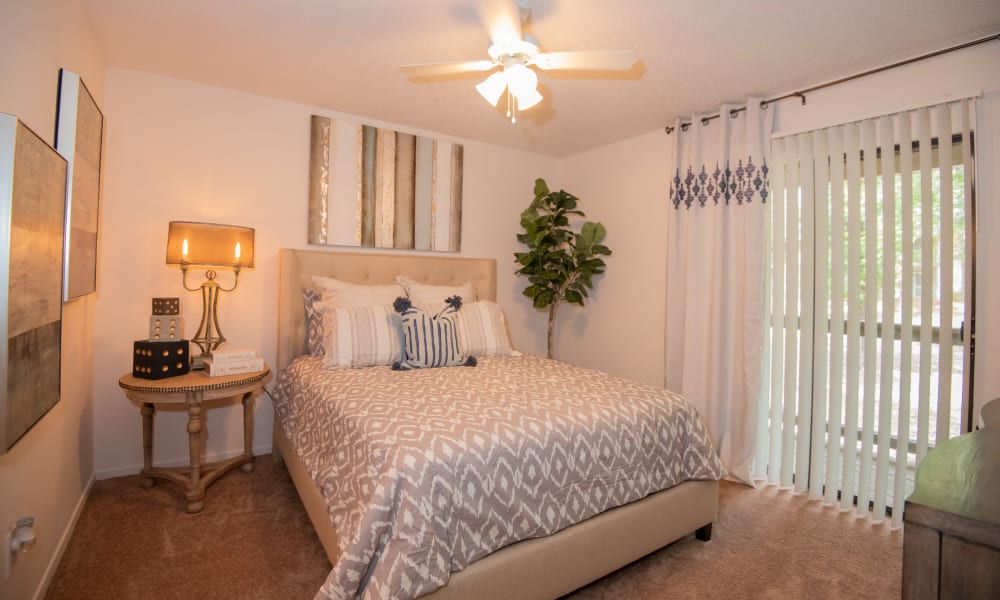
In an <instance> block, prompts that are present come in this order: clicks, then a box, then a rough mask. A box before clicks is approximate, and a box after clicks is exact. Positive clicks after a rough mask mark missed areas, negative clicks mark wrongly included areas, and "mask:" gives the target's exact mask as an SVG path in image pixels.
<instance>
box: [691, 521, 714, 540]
mask: <svg viewBox="0 0 1000 600" xmlns="http://www.w3.org/2000/svg"><path fill="white" fill-rule="evenodd" d="M694 537H695V538H697V539H699V540H701V541H703V542H707V541H708V540H710V539H712V524H711V523H709V524H708V525H705V526H704V527H699V528H698V529H696V530H695V531H694Z"/></svg>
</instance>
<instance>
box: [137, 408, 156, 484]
mask: <svg viewBox="0 0 1000 600" xmlns="http://www.w3.org/2000/svg"><path fill="white" fill-rule="evenodd" d="M139 412H140V413H141V414H142V473H141V475H140V477H139V485H140V486H142V487H144V488H151V487H153V484H154V483H156V481H155V480H154V479H153V478H152V477H149V476H148V475H147V473H149V471H150V470H151V469H152V468H153V413H154V409H153V405H152V404H149V403H143V405H142V408H141V409H139Z"/></svg>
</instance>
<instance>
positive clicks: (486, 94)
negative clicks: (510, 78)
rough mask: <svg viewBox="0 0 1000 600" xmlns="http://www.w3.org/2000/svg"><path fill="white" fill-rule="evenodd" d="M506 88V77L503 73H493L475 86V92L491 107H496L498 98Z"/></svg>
mask: <svg viewBox="0 0 1000 600" xmlns="http://www.w3.org/2000/svg"><path fill="white" fill-rule="evenodd" d="M506 88H507V77H506V76H505V74H504V72H503V71H497V72H496V73H493V74H492V75H490V76H489V77H487V78H486V79H484V80H483V81H482V82H481V83H479V84H477V85H476V91H477V92H479V95H480V96H482V97H483V99H484V100H486V101H487V102H489V103H490V104H492V105H493V106H496V105H497V103H498V102H499V101H500V96H502V95H503V91H504V90H505V89H506Z"/></svg>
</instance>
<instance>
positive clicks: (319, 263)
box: [277, 248, 497, 370]
mask: <svg viewBox="0 0 1000 600" xmlns="http://www.w3.org/2000/svg"><path fill="white" fill-rule="evenodd" d="M278 261H279V263H280V266H279V275H278V364H277V368H278V369H279V370H280V369H284V368H285V367H286V366H288V363H290V362H292V360H294V359H295V357H297V356H299V355H300V354H304V353H305V352H306V322H305V305H304V304H303V301H302V290H303V288H305V287H312V280H311V279H310V277H311V276H312V275H323V276H325V277H336V278H337V279H340V280H343V281H349V282H351V283H370V284H378V283H394V282H395V281H396V276H397V275H406V276H407V277H409V278H411V279H413V280H415V281H419V282H421V283H427V284H431V285H458V284H462V283H465V282H466V281H472V282H473V283H475V285H476V294H477V295H478V296H479V299H481V300H496V295H497V263H496V260H494V259H492V258H457V257H443V256H410V255H401V254H375V253H370V252H331V251H328V250H293V249H288V248H283V249H281V250H279V251H278Z"/></svg>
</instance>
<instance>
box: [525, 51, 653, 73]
mask: <svg viewBox="0 0 1000 600" xmlns="http://www.w3.org/2000/svg"><path fill="white" fill-rule="evenodd" d="M635 61H636V56H635V52H632V51H631V50H581V51H576V52H543V53H542V54H539V55H538V56H536V57H535V60H534V63H535V65H537V66H538V68H539V69H542V70H546V71H548V70H555V69H576V70H586V71H627V70H629V69H631V68H632V65H634V64H635Z"/></svg>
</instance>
